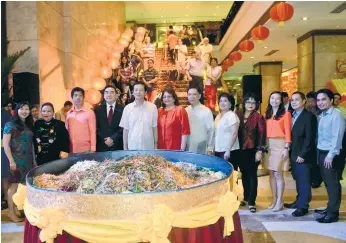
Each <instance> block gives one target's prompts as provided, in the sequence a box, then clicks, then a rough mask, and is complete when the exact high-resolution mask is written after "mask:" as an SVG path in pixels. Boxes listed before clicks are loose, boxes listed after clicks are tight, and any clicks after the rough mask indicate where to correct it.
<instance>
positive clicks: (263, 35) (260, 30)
mask: <svg viewBox="0 0 346 243" xmlns="http://www.w3.org/2000/svg"><path fill="white" fill-rule="evenodd" d="M268 36H269V29H268V28H267V27H265V26H262V25H259V26H257V27H255V28H253V29H252V31H251V37H252V38H253V39H254V40H257V41H258V43H259V44H262V42H263V41H264V40H265V39H267V38H268Z"/></svg>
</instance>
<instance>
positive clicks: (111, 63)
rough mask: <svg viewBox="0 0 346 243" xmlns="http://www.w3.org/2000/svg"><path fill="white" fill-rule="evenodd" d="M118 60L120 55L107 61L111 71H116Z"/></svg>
mask: <svg viewBox="0 0 346 243" xmlns="http://www.w3.org/2000/svg"><path fill="white" fill-rule="evenodd" d="M119 58H120V54H119V57H116V58H112V59H111V60H109V63H108V66H110V67H111V69H116V68H117V67H118V66H119Z"/></svg>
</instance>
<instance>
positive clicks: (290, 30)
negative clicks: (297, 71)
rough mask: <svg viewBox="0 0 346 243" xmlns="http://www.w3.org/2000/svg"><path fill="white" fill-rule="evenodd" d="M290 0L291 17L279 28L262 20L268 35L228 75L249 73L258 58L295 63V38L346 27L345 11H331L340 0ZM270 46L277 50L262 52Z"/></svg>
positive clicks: (288, 67)
mask: <svg viewBox="0 0 346 243" xmlns="http://www.w3.org/2000/svg"><path fill="white" fill-rule="evenodd" d="M289 3H290V4H291V5H292V6H293V7H294V15H293V17H292V19H291V20H289V21H288V22H286V24H285V26H284V27H283V28H279V27H278V25H277V23H276V22H273V21H272V20H269V21H268V22H267V23H266V24H265V26H266V27H267V28H269V30H270V35H269V37H268V39H267V40H266V41H264V42H263V44H262V45H259V44H258V43H256V42H255V48H254V49H253V50H252V51H251V52H249V53H246V54H245V55H243V59H242V60H241V61H239V62H238V63H236V64H235V65H234V66H233V67H232V68H231V69H230V70H229V72H228V73H227V76H228V75H229V76H231V75H236V74H243V73H251V72H252V69H253V65H254V64H256V63H258V62H261V61H283V68H284V70H285V69H290V68H293V67H296V66H297V38H299V37H300V36H302V35H304V34H305V33H307V32H309V31H311V30H316V29H345V31H346V11H343V12H341V13H340V14H331V13H330V12H331V11H332V10H334V9H335V8H336V7H337V6H338V5H340V4H341V3H342V2H324V1H323V2H307V1H306V2H305V1H304V2H303V1H295V2H289ZM303 17H308V20H306V21H304V20H302V18H303ZM265 47H267V48H265ZM271 50H279V51H278V52H276V53H275V54H273V55H271V56H269V57H265V56H264V55H265V54H267V53H268V52H269V51H271ZM242 54H243V53H242ZM251 57H253V58H251Z"/></svg>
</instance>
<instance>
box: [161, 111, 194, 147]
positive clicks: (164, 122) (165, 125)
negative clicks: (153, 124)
mask: <svg viewBox="0 0 346 243" xmlns="http://www.w3.org/2000/svg"><path fill="white" fill-rule="evenodd" d="M157 128H158V135H159V141H158V148H159V149H169V150H180V149H181V137H182V136H183V135H190V125H189V118H188V115H187V112H186V111H185V109H184V108H183V107H181V106H176V107H175V108H173V109H172V110H169V111H165V108H162V107H161V108H160V109H159V110H158V120H157Z"/></svg>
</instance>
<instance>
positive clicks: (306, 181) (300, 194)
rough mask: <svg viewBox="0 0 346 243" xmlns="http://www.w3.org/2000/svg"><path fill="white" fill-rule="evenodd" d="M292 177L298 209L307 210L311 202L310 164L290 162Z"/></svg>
mask: <svg viewBox="0 0 346 243" xmlns="http://www.w3.org/2000/svg"><path fill="white" fill-rule="evenodd" d="M291 168H292V176H293V179H294V180H295V181H296V190H297V199H296V204H297V207H298V208H305V209H308V208H309V203H310V202H311V197H312V196H311V181H310V180H311V177H310V174H311V164H308V163H297V162H295V161H291Z"/></svg>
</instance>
